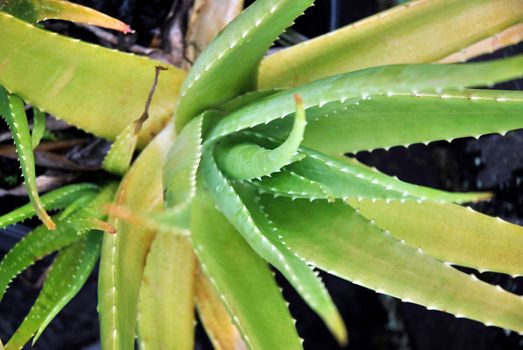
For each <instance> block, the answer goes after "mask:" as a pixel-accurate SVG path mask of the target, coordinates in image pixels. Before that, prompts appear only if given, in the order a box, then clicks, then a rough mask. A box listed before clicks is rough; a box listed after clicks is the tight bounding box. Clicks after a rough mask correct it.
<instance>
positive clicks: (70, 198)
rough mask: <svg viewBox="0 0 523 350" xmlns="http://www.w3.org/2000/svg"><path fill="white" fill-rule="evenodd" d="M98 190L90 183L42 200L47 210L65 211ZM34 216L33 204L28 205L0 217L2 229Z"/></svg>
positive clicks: (50, 194)
mask: <svg viewBox="0 0 523 350" xmlns="http://www.w3.org/2000/svg"><path fill="white" fill-rule="evenodd" d="M98 190H99V188H98V186H96V185H93V184H88V183H85V184H74V185H67V186H63V187H60V188H58V189H56V190H54V191H52V192H49V193H46V194H44V195H43V196H42V197H40V199H41V201H42V205H43V206H44V208H45V209H46V210H49V211H50V210H56V209H63V208H65V207H67V206H69V205H71V204H72V203H73V202H75V201H77V200H78V199H79V198H81V197H83V196H84V195H85V194H87V193H95V192H97V191H98ZM34 215H36V212H35V209H34V207H33V205H32V204H31V203H28V204H26V205H24V206H21V207H20V208H17V209H15V210H13V211H11V212H9V213H7V214H5V215H2V216H0V228H5V227H7V226H9V225H13V224H16V223H18V222H21V221H24V220H26V219H29V218H31V217H33V216H34Z"/></svg>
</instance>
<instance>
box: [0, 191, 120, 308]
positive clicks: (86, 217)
mask: <svg viewBox="0 0 523 350" xmlns="http://www.w3.org/2000/svg"><path fill="white" fill-rule="evenodd" d="M115 190H116V187H115V186H113V185H109V186H106V188H105V189H104V190H102V192H101V193H100V194H99V195H98V196H97V197H96V198H95V199H94V200H92V201H91V203H89V204H88V205H86V206H84V207H83V208H81V209H79V210H78V211H77V212H75V213H74V216H70V217H59V218H57V220H56V223H57V227H56V230H52V231H51V230H49V229H47V228H46V227H44V226H39V227H37V228H36V229H34V230H33V231H31V232H30V233H29V234H27V235H26V236H25V237H24V238H22V239H21V240H20V241H19V242H18V243H17V244H16V245H15V246H14V247H13V248H12V249H11V250H10V251H9V252H8V253H7V254H6V255H5V256H4V257H3V259H2V261H1V262H0V299H2V297H3V295H4V294H5V291H6V289H7V287H8V286H9V283H10V282H11V280H12V279H13V278H15V277H16V276H17V275H18V274H19V273H20V272H21V271H23V270H24V269H25V268H27V267H29V266H31V265H32V264H33V263H34V262H35V261H37V260H39V259H41V258H43V257H45V256H46V255H49V254H51V253H52V252H54V251H56V250H59V249H61V248H63V247H65V246H67V245H69V244H71V243H73V242H75V241H77V240H79V239H80V238H82V237H84V236H85V234H86V232H88V231H90V230H92V229H99V228H100V223H99V222H98V221H96V220H97V219H101V218H103V217H104V213H103V212H102V207H103V206H104V205H106V204H107V203H108V202H110V201H111V200H112V197H113V195H114V192H115ZM73 205H74V204H73Z"/></svg>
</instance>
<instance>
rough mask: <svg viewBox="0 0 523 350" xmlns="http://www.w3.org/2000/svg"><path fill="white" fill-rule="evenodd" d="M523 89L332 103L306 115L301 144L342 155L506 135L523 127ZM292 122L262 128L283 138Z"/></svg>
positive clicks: (432, 94)
mask: <svg viewBox="0 0 523 350" xmlns="http://www.w3.org/2000/svg"><path fill="white" fill-rule="evenodd" d="M522 112H523V93H522V92H521V91H495V90H465V91H456V90H448V91H443V92H440V93H415V94H397V95H396V94H389V95H379V96H373V97H372V98H371V99H367V100H362V101H359V102H357V103H353V102H350V101H349V102H346V103H337V104H336V103H333V104H329V105H327V106H325V107H323V108H314V109H310V110H309V111H307V116H308V126H307V130H305V136H304V141H303V145H304V146H307V147H310V148H312V149H315V150H317V151H320V152H323V153H326V154H329V155H332V156H339V155H342V154H344V153H347V152H358V151H362V150H371V149H376V148H385V149H388V148H389V147H392V146H397V145H401V146H408V145H410V144H413V143H419V142H422V143H428V142H431V141H438V140H448V141H451V140H453V139H454V138H457V137H464V136H475V137H479V136H480V135H483V134H488V133H500V134H503V135H504V134H505V133H506V132H507V131H510V130H514V129H518V128H522V127H523V117H522V115H523V113H522ZM291 125H292V122H291V121H290V120H288V118H285V119H283V120H278V121H274V122H273V123H271V124H269V125H267V126H263V127H261V128H259V129H260V130H259V131H260V132H263V133H267V134H270V135H272V136H275V137H278V138H283V137H285V135H286V132H288V131H287V130H289V129H290V127H291Z"/></svg>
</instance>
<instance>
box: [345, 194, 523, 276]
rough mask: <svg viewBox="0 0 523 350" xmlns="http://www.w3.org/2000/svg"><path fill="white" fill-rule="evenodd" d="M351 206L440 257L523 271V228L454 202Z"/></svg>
mask: <svg viewBox="0 0 523 350" xmlns="http://www.w3.org/2000/svg"><path fill="white" fill-rule="evenodd" d="M350 204H351V206H353V207H354V208H357V209H359V212H360V213H361V214H362V215H363V216H365V217H366V218H367V219H369V220H375V222H376V225H378V226H379V227H381V228H382V229H384V230H387V231H389V232H390V233H391V234H392V235H393V236H394V237H396V238H397V239H402V240H404V241H405V243H407V244H408V245H410V246H413V247H416V248H421V249H423V251H425V252H426V253H427V254H430V255H432V256H434V257H436V258H438V259H440V260H443V261H447V262H450V263H452V264H457V265H462V266H468V267H472V268H475V269H478V270H481V271H483V270H488V271H496V272H501V273H508V274H511V275H523V268H522V256H523V252H522V251H520V247H523V228H522V227H521V226H517V225H513V224H510V223H508V222H506V221H503V220H501V219H499V218H493V217H490V216H487V215H484V214H481V213H478V212H475V211H474V210H472V209H470V208H465V207H461V206H458V205H454V204H443V203H415V202H412V201H405V202H403V203H402V202H399V201H391V202H389V203H385V202H383V201H375V202H374V203H371V202H370V201H367V200H362V201H360V202H358V201H353V200H351V201H350ZM419 218H423V219H422V220H419ZM442 218H444V219H443V220H442ZM520 242H521V244H520Z"/></svg>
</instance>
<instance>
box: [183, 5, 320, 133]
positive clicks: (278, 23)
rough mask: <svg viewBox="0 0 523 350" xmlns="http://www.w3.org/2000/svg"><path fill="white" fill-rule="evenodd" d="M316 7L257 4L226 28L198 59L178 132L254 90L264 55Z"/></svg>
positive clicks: (186, 89)
mask: <svg viewBox="0 0 523 350" xmlns="http://www.w3.org/2000/svg"><path fill="white" fill-rule="evenodd" d="M312 3H313V0H258V1H256V2H255V3H254V4H252V5H251V6H249V7H248V8H247V9H246V10H244V11H243V12H242V13H241V14H240V15H239V16H238V17H236V19H235V20H234V21H232V22H231V23H230V24H229V25H228V26H227V27H225V28H224V30H223V31H222V32H221V33H220V35H219V36H218V37H217V38H216V39H215V40H214V41H213V42H212V43H211V44H210V45H209V46H208V47H207V49H206V50H205V51H204V52H203V53H202V54H201V55H200V56H199V57H198V59H197V60H196V62H195V63H194V65H193V67H192V69H191V71H190V72H189V74H188V76H187V79H186V80H185V81H184V83H183V85H182V88H181V92H180V100H179V102H178V106H177V108H176V129H177V130H181V128H182V127H183V126H184V125H185V124H186V123H187V122H189V120H190V119H192V118H194V117H195V116H196V115H198V114H200V113H201V112H203V111H204V110H206V109H210V108H213V107H217V106H219V105H220V104H223V103H225V102H227V101H228V100H230V99H231V98H233V97H236V96H238V95H240V94H241V93H244V92H247V91H251V90H254V88H255V85H256V81H255V80H256V73H257V68H258V65H259V63H260V61H261V59H262V58H263V56H264V55H265V53H266V51H267V50H268V49H269V47H270V46H271V44H272V43H273V42H274V40H276V38H277V37H278V35H280V34H281V33H283V31H284V30H285V29H286V28H287V27H288V26H290V25H291V24H292V21H293V20H294V19H295V18H296V17H298V16H299V15H300V14H302V12H303V11H305V9H307V7H309V6H310V5H311V4H312ZM246 52H248V53H249V54H246Z"/></svg>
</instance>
